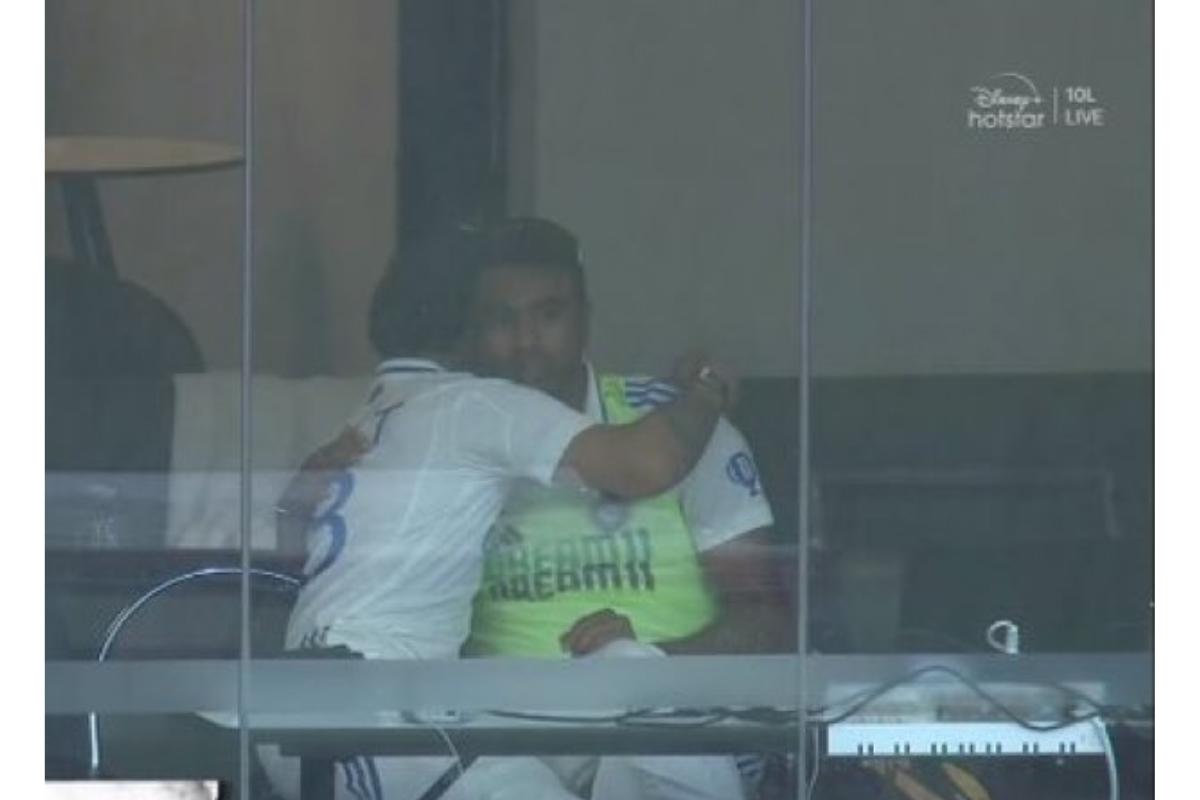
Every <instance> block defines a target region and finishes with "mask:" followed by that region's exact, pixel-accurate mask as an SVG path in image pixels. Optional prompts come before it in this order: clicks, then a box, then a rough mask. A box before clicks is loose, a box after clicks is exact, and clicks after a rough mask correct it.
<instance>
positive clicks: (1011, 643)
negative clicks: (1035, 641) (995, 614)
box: [984, 619, 1021, 656]
mask: <svg viewBox="0 0 1200 800" xmlns="http://www.w3.org/2000/svg"><path fill="white" fill-rule="evenodd" d="M984 638H985V639H987V643H988V644H990V645H991V646H992V647H993V648H995V649H996V650H999V651H1000V652H1001V653H1006V654H1007V655H1010V656H1015V655H1016V654H1017V653H1019V652H1021V629H1020V628H1019V627H1018V626H1017V623H1015V622H1013V621H1012V620H1009V619H998V620H996V621H995V622H993V623H992V624H991V625H988V629H987V633H986V634H984Z"/></svg>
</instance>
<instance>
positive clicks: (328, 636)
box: [261, 234, 733, 800]
mask: <svg viewBox="0 0 1200 800" xmlns="http://www.w3.org/2000/svg"><path fill="white" fill-rule="evenodd" d="M485 260H486V253H485V248H484V243H483V242H482V241H481V240H480V239H479V238H478V237H472V236H464V235H460V234H458V235H450V236H445V237H441V238H438V239H436V240H434V241H431V242H428V243H426V244H424V245H422V246H420V247H419V248H414V249H412V250H410V251H409V252H408V253H407V254H406V257H405V258H403V259H402V260H401V263H400V264H399V265H398V269H394V270H392V271H390V272H389V273H388V275H387V276H386V277H385V279H384V280H383V281H382V282H381V284H380V286H379V288H378V290H377V291H376V295H375V298H374V300H373V313H372V339H373V341H374V342H375V344H376V346H377V347H378V348H379V349H380V350H381V352H382V353H383V355H384V356H385V360H384V361H383V363H382V364H381V366H380V368H379V371H378V373H377V378H376V382H375V384H374V386H373V387H372V389H371V392H370V396H369V398H368V400H367V403H366V406H365V408H364V409H363V410H362V412H361V413H360V414H358V415H357V416H356V418H355V420H354V423H353V427H354V428H355V430H356V432H357V435H358V436H359V437H361V438H363V439H365V440H366V441H367V442H369V446H370V449H369V450H368V452H367V453H366V454H365V455H364V456H363V457H362V458H361V459H360V460H359V461H357V462H356V463H354V464H352V465H351V466H349V467H346V468H343V469H341V470H339V471H337V473H336V474H335V475H333V476H332V478H331V483H330V486H331V491H329V492H328V496H327V498H326V501H325V502H324V503H322V504H321V506H320V507H319V508H318V509H317V510H316V514H315V516H314V517H313V519H312V520H311V525H310V526H309V529H308V537H309V540H308V559H307V562H306V565H305V574H306V578H307V580H306V583H305V585H304V587H303V589H302V590H301V592H300V596H299V598H298V600H297V603H296V607H295V609H294V610H293V612H292V616H291V619H290V620H289V625H288V632H287V647H288V648H289V649H306V648H344V649H345V650H347V651H350V652H353V653H356V654H361V655H362V656H364V657H366V658H380V659H409V658H456V657H457V655H458V652H459V648H460V647H461V646H462V644H463V642H464V641H465V640H466V637H467V634H468V631H469V625H470V617H471V601H472V598H473V597H474V595H475V593H476V591H477V590H478V588H479V585H480V577H481V571H482V559H483V542H484V539H485V537H486V535H487V533H488V530H489V529H490V528H491V526H492V524H493V523H494V522H495V520H496V518H497V517H498V515H499V513H500V510H501V508H502V506H503V504H504V501H505V499H506V497H507V496H508V494H509V493H510V492H511V491H512V490H513V488H514V487H515V486H517V485H518V484H519V483H520V482H521V481H532V482H535V483H538V484H541V485H545V486H549V485H560V486H561V485H573V486H578V487H579V489H578V490H579V491H586V490H588V489H591V490H598V491H602V492H606V493H608V494H609V495H612V496H615V497H619V498H631V499H632V498H638V497H646V496H651V495H655V494H658V493H661V492H663V491H665V490H667V489H669V488H670V487H671V486H673V485H674V484H676V483H677V482H678V481H679V480H680V479H682V478H683V476H684V475H686V474H687V472H688V471H689V470H690V469H691V467H692V465H693V464H694V463H695V462H696V460H697V459H698V458H699V456H700V454H701V452H702V451H703V449H704V447H705V444H706V442H707V440H708V438H709V436H710V435H711V433H712V430H713V427H714V425H715V424H716V421H717V418H718V417H719V415H720V414H721V412H722V410H724V409H725V408H726V407H727V405H728V403H729V402H730V398H731V395H732V389H733V386H732V383H731V382H730V381H728V380H727V379H726V378H724V377H722V376H721V375H719V374H718V373H717V371H716V370H715V369H714V368H713V367H712V366H711V365H707V364H703V363H700V362H698V361H695V360H693V362H692V363H690V364H688V365H685V366H683V367H681V369H680V370H679V374H678V375H677V378H676V380H677V382H678V383H679V385H680V388H681V390H682V391H681V392H680V394H679V397H678V398H677V399H676V400H674V401H673V402H671V403H669V404H668V405H665V406H663V407H661V408H659V409H657V410H655V411H654V412H652V413H650V414H648V415H646V416H644V417H642V418H641V419H639V420H638V421H636V422H632V423H631V424H627V425H604V424H597V423H596V422H595V421H593V420H591V419H590V418H588V417H586V416H584V415H582V414H580V413H578V412H576V411H574V410H572V409H570V408H568V407H567V406H565V405H563V404H562V403H560V402H558V401H556V400H554V399H552V398H550V397H549V396H548V395H545V394H542V393H540V392H537V391H535V390H532V389H528V388H525V387H521V386H518V385H516V384H512V383H509V382H507V381H504V380H499V379H486V378H479V377H475V376H472V375H470V374H467V373H465V372H458V371H453V365H454V364H455V363H456V362H457V360H458V359H457V358H456V352H457V351H458V350H459V348H460V347H461V346H462V344H463V336H464V333H465V329H466V295H467V292H469V290H470V287H471V286H472V285H473V275H474V274H475V273H476V272H477V270H478V269H479V266H480V265H481V264H482V263H484V261H485ZM585 487H586V488H585ZM283 505H284V507H285V511H286V501H285V503H284V504H283ZM261 754H262V759H263V765H264V767H265V768H266V770H267V773H268V775H269V776H270V778H271V780H272V783H273V784H274V785H275V787H276V789H277V790H278V791H279V792H280V793H281V794H283V795H284V796H285V797H289V798H293V797H296V796H298V790H299V781H298V766H297V764H296V763H295V761H294V760H289V759H283V758H281V757H280V756H279V754H278V751H277V750H276V749H274V748H262V753H261ZM289 761H290V762H291V763H288V762H289ZM342 768H343V774H342V777H343V780H342V781H341V782H339V784H338V797H339V800H380V798H382V797H387V798H389V800H391V799H392V798H397V799H398V800H404V798H413V799H414V800H415V798H418V797H422V796H423V795H425V793H426V791H427V790H428V789H430V788H431V787H434V786H435V784H439V783H440V782H447V781H446V780H445V779H446V776H447V774H448V771H449V770H451V769H452V767H451V765H450V764H449V759H442V758H405V759H386V760H385V759H379V760H375V759H355V760H353V761H350V762H345V763H343V764H342ZM447 783H448V788H447V789H446V791H445V792H444V793H443V794H442V795H441V796H443V797H446V798H462V799H464V800H465V798H495V799H496V800H501V799H502V798H508V797H512V798H517V797H520V798H538V797H546V798H562V797H571V796H573V795H570V794H569V793H567V792H566V791H565V790H564V789H562V788H561V786H560V784H559V782H558V781H557V779H556V778H555V777H554V776H553V774H552V773H550V772H549V771H548V770H547V768H546V767H545V766H544V765H543V764H541V762H539V761H537V760H536V759H524V758H505V759H480V760H479V761H478V762H476V764H475V765H473V766H472V767H471V768H470V769H468V770H467V772H466V773H465V774H464V775H462V776H461V777H458V778H457V780H453V781H452V782H447Z"/></svg>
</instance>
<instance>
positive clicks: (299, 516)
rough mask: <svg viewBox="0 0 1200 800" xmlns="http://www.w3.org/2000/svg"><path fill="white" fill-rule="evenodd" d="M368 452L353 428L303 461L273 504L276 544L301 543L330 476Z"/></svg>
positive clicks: (359, 435) (344, 431) (326, 490)
mask: <svg viewBox="0 0 1200 800" xmlns="http://www.w3.org/2000/svg"><path fill="white" fill-rule="evenodd" d="M370 449H371V443H370V442H369V441H367V438H366V437H365V436H363V435H362V434H361V433H359V432H358V431H357V430H356V429H354V428H346V429H345V430H343V431H342V432H341V434H340V435H339V436H338V438H336V439H334V440H333V441H332V442H330V443H329V444H327V445H325V446H323V447H321V448H320V449H318V450H317V451H316V452H315V453H313V454H312V455H310V456H309V457H308V458H306V459H304V463H303V464H301V465H300V470H299V471H298V472H297V473H296V475H295V476H294V477H293V478H292V480H291V483H289V484H288V486H287V488H286V489H285V490H284V492H283V495H282V496H281V497H280V498H279V502H278V503H276V505H275V511H276V528H277V531H276V533H277V535H278V537H279V542H280V544H283V545H284V546H285V547H286V546H287V545H289V544H290V543H291V541H293V540H294V541H298V542H302V541H303V534H304V531H305V530H307V528H308V525H309V523H310V522H312V518H313V512H314V511H316V508H317V506H318V505H319V504H320V503H321V501H322V500H324V499H325V495H326V494H327V493H328V491H329V484H330V482H331V481H332V480H333V476H334V475H336V474H337V473H338V472H341V471H342V470H344V469H345V468H346V467H348V466H350V465H351V464H353V463H354V462H356V461H358V460H359V459H360V458H362V457H363V454H364V453H366V452H367V451H368V450H370Z"/></svg>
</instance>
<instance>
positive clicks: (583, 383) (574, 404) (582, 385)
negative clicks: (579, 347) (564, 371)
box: [558, 361, 588, 411]
mask: <svg viewBox="0 0 1200 800" xmlns="http://www.w3.org/2000/svg"><path fill="white" fill-rule="evenodd" d="M587 395H588V368H587V364H585V363H584V362H582V361H581V362H579V369H578V370H576V371H575V375H574V376H573V377H572V379H571V382H570V384H569V385H567V386H566V387H564V395H563V396H562V397H560V398H558V399H559V400H562V401H563V402H564V403H566V404H567V405H569V406H570V407H571V408H573V409H575V410H576V411H586V410H587Z"/></svg>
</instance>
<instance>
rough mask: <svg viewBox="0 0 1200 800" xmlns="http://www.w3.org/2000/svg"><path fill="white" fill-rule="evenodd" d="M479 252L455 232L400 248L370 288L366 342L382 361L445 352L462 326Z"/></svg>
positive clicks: (479, 246) (476, 243)
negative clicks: (367, 336) (372, 292)
mask: <svg viewBox="0 0 1200 800" xmlns="http://www.w3.org/2000/svg"><path fill="white" fill-rule="evenodd" d="M485 252H486V250H485V248H484V246H483V242H482V241H481V240H480V239H479V238H478V237H477V236H473V235H470V234H468V233H467V232H466V231H463V230H461V229H459V228H454V229H450V230H447V231H443V232H440V233H438V234H435V235H432V236H429V237H427V238H424V239H422V240H420V241H416V242H411V243H408V244H406V245H405V246H403V247H402V249H401V251H400V253H399V255H398V256H397V258H396V259H395V261H394V262H393V263H392V264H390V265H389V266H388V268H387V271H386V272H385V273H384V275H383V277H382V278H381V279H380V281H379V283H378V284H377V285H376V287H375V292H374V294H373V295H372V297H371V309H370V314H369V320H368V328H369V337H370V340H371V344H372V345H373V346H374V347H375V350H376V351H377V352H378V353H379V355H380V356H382V357H383V358H395V357H398V356H406V355H419V354H430V353H446V352H449V351H450V350H452V349H453V348H454V347H455V345H456V344H457V343H458V342H459V339H460V338H461V337H462V335H463V333H464V331H465V330H466V326H467V314H468V303H469V302H470V295H471V290H472V288H473V286H474V283H475V277H476V275H477V274H478V272H479V269H480V267H481V265H482V264H483V263H484V256H485Z"/></svg>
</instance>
